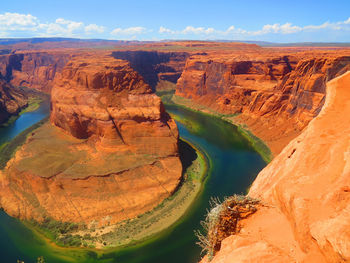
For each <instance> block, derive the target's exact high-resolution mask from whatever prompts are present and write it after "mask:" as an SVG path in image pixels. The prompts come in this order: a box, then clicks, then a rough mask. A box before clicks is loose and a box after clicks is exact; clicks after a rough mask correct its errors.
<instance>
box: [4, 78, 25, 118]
mask: <svg viewBox="0 0 350 263" xmlns="http://www.w3.org/2000/svg"><path fill="white" fill-rule="evenodd" d="M25 106H27V96H26V95H25V93H24V92H23V91H22V90H20V89H18V88H15V87H13V86H11V85H10V84H8V83H7V82H6V81H4V80H2V79H0V124H2V123H4V122H6V121H7V120H8V119H9V118H10V117H11V116H12V115H16V114H18V113H19V112H20V110H21V109H22V108H24V107H25Z"/></svg>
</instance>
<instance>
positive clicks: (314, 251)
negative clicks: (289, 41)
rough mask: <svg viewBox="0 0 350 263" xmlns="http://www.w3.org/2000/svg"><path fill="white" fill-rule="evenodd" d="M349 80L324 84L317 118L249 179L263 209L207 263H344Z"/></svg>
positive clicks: (347, 257) (349, 207)
mask: <svg viewBox="0 0 350 263" xmlns="http://www.w3.org/2000/svg"><path fill="white" fill-rule="evenodd" d="M302 65H303V64H302ZM304 65H305V64H304ZM320 67H321V68H322V67H324V65H323V64H321V65H320ZM328 72H329V74H332V73H331V72H332V71H328ZM333 74H335V73H334V71H333ZM330 76H331V75H330ZM349 85H350V73H349V72H348V73H346V74H344V75H342V76H340V77H338V78H336V79H334V80H332V81H331V82H328V84H327V97H326V100H325V104H324V106H323V108H322V110H321V112H320V113H319V115H318V116H317V117H316V118H315V119H313V120H312V121H311V122H310V124H309V125H308V126H307V127H306V129H305V130H304V131H303V132H302V133H301V135H300V136H298V137H297V138H295V139H294V140H292V141H291V142H290V143H289V144H288V145H287V147H285V148H284V149H283V151H282V152H281V153H280V154H279V155H278V156H277V157H276V158H275V159H274V160H273V161H272V162H271V163H270V164H269V165H268V166H267V167H266V168H265V169H264V170H263V171H262V172H261V173H260V174H259V175H258V177H257V179H256V180H255V182H254V183H253V185H252V187H251V189H250V191H249V195H250V196H252V197H255V198H259V199H260V200H261V202H262V204H263V207H261V208H259V210H258V211H257V212H256V213H255V214H253V215H252V216H251V217H249V218H248V219H246V220H244V221H242V222H241V224H242V229H241V231H240V233H239V234H237V235H233V236H230V237H228V238H226V239H225V240H224V241H223V242H222V244H221V250H220V251H219V252H218V253H217V254H216V255H215V257H214V259H213V260H212V261H211V262H212V263H217V262H220V263H225V262H233V261H234V262H308V263H309V262H349V261H350V247H349V244H350V232H349V229H350V212H349V211H350V194H349V193H350V169H349V168H350V155H349V149H350V136H349V135H350V127H349V121H350V118H349V116H350V104H349V101H350V90H349V88H348V87H349ZM202 262H207V259H204V260H203V261H202Z"/></svg>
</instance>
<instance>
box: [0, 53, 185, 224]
mask: <svg viewBox="0 0 350 263" xmlns="http://www.w3.org/2000/svg"><path fill="white" fill-rule="evenodd" d="M51 123H52V124H45V125H43V126H42V127H41V128H39V129H38V130H36V131H35V132H34V133H33V134H32V135H31V136H30V137H29V138H28V140H27V142H26V143H25V144H24V145H23V146H22V148H21V149H20V150H19V151H17V153H16V155H15V157H14V158H13V159H12V160H11V161H10V162H9V163H8V164H7V167H6V169H5V170H4V171H2V175H1V206H2V207H3V208H4V209H5V211H6V212H7V213H9V214H10V215H12V216H15V217H19V218H21V219H30V218H34V219H36V220H41V219H42V218H43V217H51V218H53V219H56V220H59V221H69V222H85V223H87V224H91V223H97V224H99V225H106V224H113V223H116V222H119V221H121V220H124V219H127V218H132V217H135V216H137V215H138V214H141V213H144V212H146V211H149V210H151V209H152V208H154V207H155V206H156V205H158V204H159V203H160V202H162V201H163V200H164V199H165V198H166V197H168V196H169V195H171V194H172V193H173V192H174V191H175V189H176V188H177V186H178V184H179V182H180V179H181V173H182V166H181V162H180V160H179V157H178V148H177V142H178V131H177V127H176V124H175V122H174V121H173V120H172V119H171V118H170V117H169V115H168V114H167V113H166V112H165V111H164V108H163V105H162V102H161V100H160V98H159V97H157V96H156V95H155V94H153V93H152V91H151V88H150V86H149V85H147V84H145V82H144V81H143V78H142V77H140V75H139V74H138V73H137V72H135V71H134V70H133V69H132V68H131V67H130V66H129V63H128V62H125V61H122V60H116V59H114V58H112V57H104V56H83V57H79V58H75V59H73V60H72V61H70V62H69V63H67V65H66V66H65V67H64V69H63V71H62V74H61V76H60V78H57V77H56V79H55V84H54V88H53V89H52V112H51Z"/></svg>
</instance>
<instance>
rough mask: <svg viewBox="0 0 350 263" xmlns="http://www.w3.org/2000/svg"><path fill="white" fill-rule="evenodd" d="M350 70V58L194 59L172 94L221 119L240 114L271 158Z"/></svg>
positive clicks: (202, 57)
mask: <svg viewBox="0 0 350 263" xmlns="http://www.w3.org/2000/svg"><path fill="white" fill-rule="evenodd" d="M349 69H350V56H343V55H339V56H334V55H333V56H331V57H322V56H321V57H318V58H315V57H312V56H311V57H306V58H302V57H301V55H300V54H299V55H298V54H296V56H290V55H289V56H262V55H261V56H260V57H255V58H254V57H252V58H250V59H249V60H247V58H244V59H242V58H241V57H240V56H236V57H234V55H232V57H230V56H227V55H226V56H224V57H223V56H218V57H215V56H214V55H211V56H193V57H191V58H189V59H188V60H187V62H186V67H185V70H184V72H183V74H182V75H181V77H180V79H179V80H178V82H177V90H176V94H177V95H178V96H181V97H185V98H189V99H191V100H192V101H193V102H195V103H198V104H200V105H205V106H207V107H209V108H211V109H213V110H215V111H217V112H219V113H224V114H240V115H239V116H238V117H236V118H235V122H238V123H242V124H244V125H248V128H249V129H251V130H252V131H253V133H254V134H255V135H256V136H258V137H259V138H261V139H262V140H264V141H265V142H266V143H267V145H268V146H269V147H270V148H271V150H272V152H273V154H274V155H276V154H278V153H279V152H280V151H281V150H282V149H283V147H284V146H285V145H286V144H287V143H288V142H289V141H290V140H291V139H293V138H295V137H296V136H297V135H298V134H300V132H301V131H302V130H303V129H304V128H305V127H306V125H307V124H308V123H309V122H310V120H312V118H314V117H315V116H316V115H317V114H318V113H319V111H320V109H321V108H322V105H323V103H324V98H325V83H326V82H327V81H328V80H331V79H332V78H334V77H336V76H338V75H341V74H342V73H344V72H345V71H346V70H349Z"/></svg>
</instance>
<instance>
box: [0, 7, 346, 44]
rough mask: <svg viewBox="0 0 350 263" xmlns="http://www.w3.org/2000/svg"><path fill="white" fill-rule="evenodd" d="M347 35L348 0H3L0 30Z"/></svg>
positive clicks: (138, 35) (23, 33)
mask: <svg viewBox="0 0 350 263" xmlns="http://www.w3.org/2000/svg"><path fill="white" fill-rule="evenodd" d="M49 36H60V37H79V38H104V39H137V40H161V39H198V40H207V39H211V40H215V39H227V40H260V41H273V42H301V41H314V42H319V41H321V42H328V41H329V42H350V0H340V1H337V0H333V1H326V0H317V1H316V0H303V1H300V0H293V1H283V0H279V1H275V0H270V1H269V0H265V1H263V0H260V1H258V0H249V1H247V0H245V1H243V0H226V1H224V0H210V1H207V0H201V1H197V0H194V1H191V0H187V1H184V0H176V1H167V0H163V1H159V0H148V1H140V0H139V1H136V0H123V1H118V0H115V1H113V0H110V1H106V0H98V1H96V0H94V1H93V0H84V1H83V0H69V1H68V0H57V1H56V0H50V1H48V0H30V1H29V0H22V1H21V0H3V2H2V3H1V6H0V37H49Z"/></svg>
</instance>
